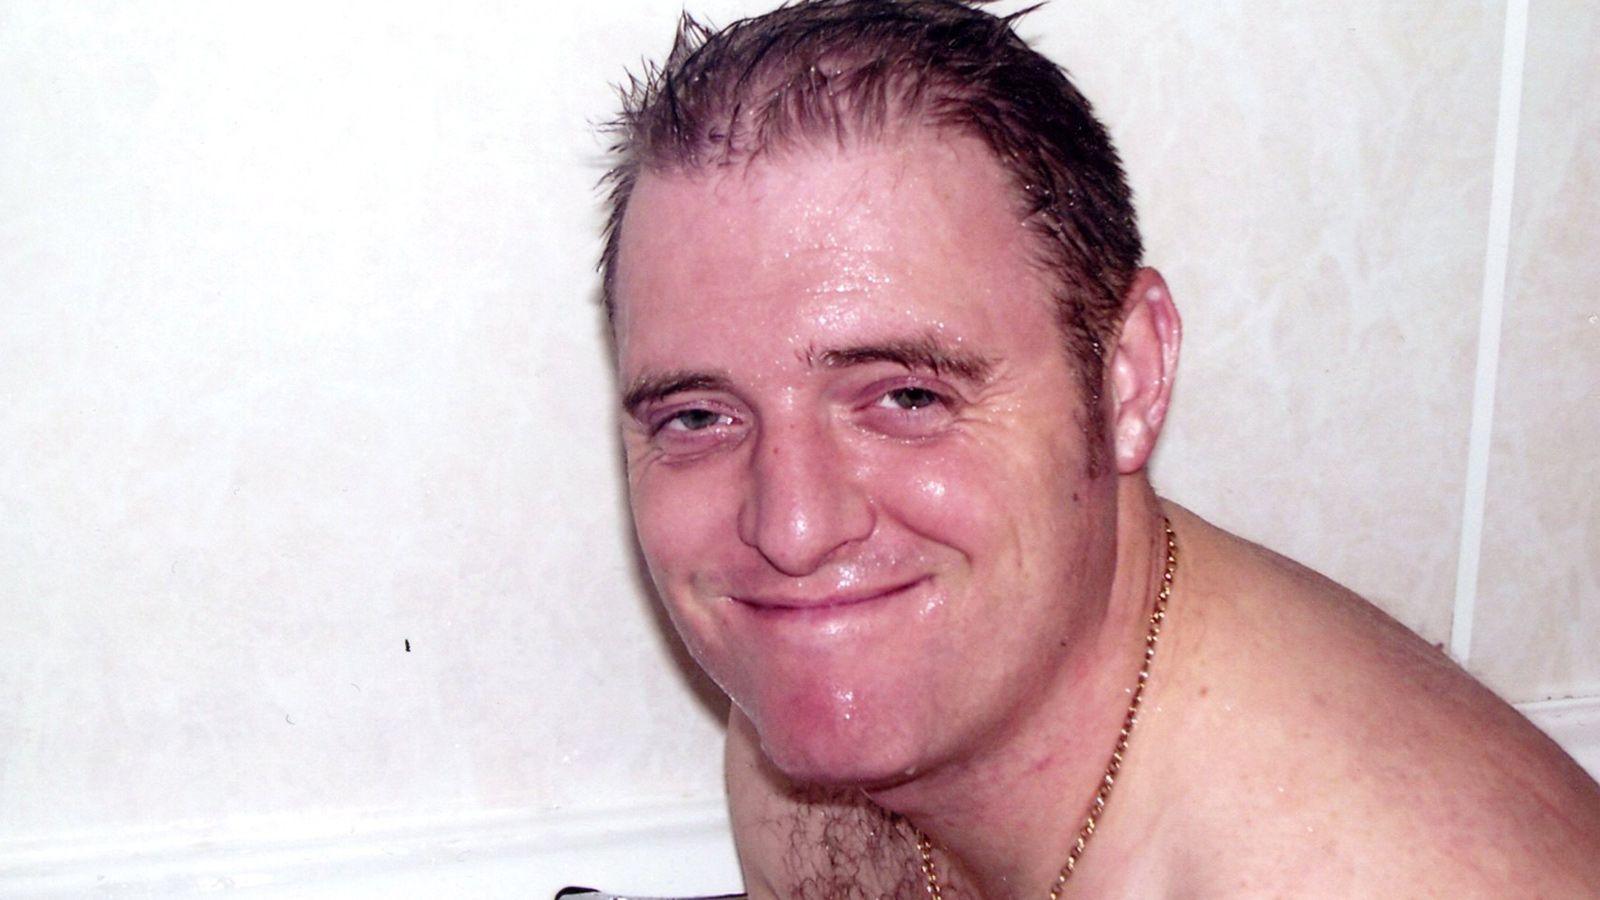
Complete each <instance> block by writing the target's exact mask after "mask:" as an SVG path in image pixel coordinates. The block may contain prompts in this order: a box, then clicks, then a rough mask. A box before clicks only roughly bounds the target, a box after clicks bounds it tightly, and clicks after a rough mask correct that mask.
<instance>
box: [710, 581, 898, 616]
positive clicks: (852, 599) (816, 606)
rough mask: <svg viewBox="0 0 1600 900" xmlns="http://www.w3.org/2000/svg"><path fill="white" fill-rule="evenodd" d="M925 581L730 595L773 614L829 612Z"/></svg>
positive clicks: (872, 599) (872, 600)
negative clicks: (813, 592) (805, 593)
mask: <svg viewBox="0 0 1600 900" xmlns="http://www.w3.org/2000/svg"><path fill="white" fill-rule="evenodd" d="M927 580H928V576H926V575H924V576H922V577H920V578H913V579H911V580H910V581H903V582H899V583H896V584H891V585H888V586H886V587H881V588H871V589H868V590H864V591H851V592H848V593H843V594H830V595H828V596H824V597H814V598H813V597H786V596H781V595H774V596H763V597H739V596H735V597H733V600H734V601H735V602H736V603H739V604H740V605H742V606H747V607H750V608H751V609H754V610H756V611H757V612H762V613H768V614H772V615H782V614H785V613H791V614H793V613H806V612H828V611H832V610H840V609H847V608H849V607H852V606H863V605H866V604H869V603H875V602H877V601H879V600H888V599H889V598H891V597H896V596H899V595H900V594H903V593H905V592H907V591H909V590H911V589H912V588H915V587H917V586H918V585H920V584H922V583H923V582H925V581H927Z"/></svg>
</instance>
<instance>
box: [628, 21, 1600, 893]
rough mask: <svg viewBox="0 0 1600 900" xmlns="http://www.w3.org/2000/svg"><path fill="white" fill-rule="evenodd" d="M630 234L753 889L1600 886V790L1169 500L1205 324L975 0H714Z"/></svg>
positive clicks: (637, 449) (653, 392)
mask: <svg viewBox="0 0 1600 900" xmlns="http://www.w3.org/2000/svg"><path fill="white" fill-rule="evenodd" d="M619 134H620V142H619V147H618V153H619V157H620V162H619V166H618V168H617V170H616V171H615V172H614V174H613V179H614V180H613V183H614V187H615V190H614V193H613V196H612V204H613V206H612V211H613V215H612V219H611V223H610V227H609V229H608V234H607V246H606V251H605V257H604V271H605V284H606V298H607V308H608V311H609V313H610V315H611V317H612V325H613V331H614V335H615V339H616V351H617V363H618V368H619V384H620V385H622V388H623V391H624V398H623V408H624V415H623V429H624V433H625V444H626V449H627V457H628V478H629V488H630V493H631V498H632V506H633V514H634V520H635V524H636V527H637V531H638V537H639V543H640V546H641V547H642V549H643V551H644V554H645V557H646V559H647V561H648V563H649V566H650V571H651V574H652V576H653V578H654V580H655V583H656V585H657V587H658V589H659V591H660V594H661V596H662V598H663V600H664V601H665V603H666V604H667V607H668V609H669V611H670V612H671V614H672V617H673V619H674V621H675V622H676V624H677V626H678V629H679V631H680V632H681V633H682V635H683V637H684V639H685V641H686V643H687V645H688V647H689V649H690V650H691V652H692V653H693V654H694V656H695V658H696V659H697V660H698V661H699V662H700V663H701V665H703V666H704V667H705V669H706V670H707V671H708V672H709V673H710V675H711V676H712V677H713V678H714V679H715V680H716V681H717V683H718V684H720V685H721V686H722V687H723V688H724V690H726V691H727V692H728V694H729V695H730V697H731V698H732V700H733V711H732V714H731V718H730V723H729V742H728V757H727V765H728V782H729V789H730V795H731V799H732V804H733V820H734V827H735V832H736V839H737V842H738V846H739V850H740V856H741V860H742V863H743V865H744V868H745V874H746V882H747V887H748V888H749V890H750V891H751V892H752V894H754V895H756V896H794V895H798V896H825V897H834V896H857V895H859V896H881V895H893V896H915V895H917V894H920V893H923V892H926V893H928V894H930V895H932V896H934V897H939V896H943V895H945V894H949V895H952V896H956V895H963V896H965V895H971V896H980V897H993V898H999V897H1008V898H1009V897H1041V896H1046V895H1051V896H1057V895H1062V894H1068V895H1081V896H1161V895H1167V894H1183V895H1193V896H1229V897H1232V896H1265V895H1295V896H1304V895H1327V896H1372V895H1397V896H1417V895H1437V896H1458V895H1484V896H1508V895H1517V896H1573V895H1582V894H1585V893H1587V894H1596V893H1600V790H1597V788H1596V786H1595V784H1594V782H1593V781H1592V780H1590V779H1589V778H1588V777H1587V776H1586V775H1585V774H1584V773H1583V772H1582V771H1581V770H1580V769H1579V768H1578V767H1577V766H1576V765H1575V764H1573V763H1572V762H1571V761H1570V760H1568V759H1567V758H1566V757H1564V756H1563V755H1562V754H1561V752H1560V751H1559V750H1558V749H1557V748H1556V747H1555V746H1554V745H1553V744H1551V743H1550V742H1549V741H1548V740H1547V739H1545V738H1544V737H1543V736H1542V735H1540V734H1539V733H1538V732H1537V731H1535V730H1534V729H1533V728H1531V727H1530V726H1529V725H1527V724H1526V723H1525V722H1524V721H1523V720H1522V719H1520V717H1518V716H1517V714H1516V713H1515V712H1514V711H1512V710H1511V709H1510V708H1509V707H1507V706H1506V705H1504V704H1503V703H1501V702H1500V701H1499V700H1497V699H1496V698H1494V697H1493V696H1492V695H1491V694H1489V693H1488V692H1487V691H1485V690H1484V689H1483V688H1481V687H1479V686H1478V685H1476V684H1475V683H1473V682H1472V681H1471V680H1470V679H1469V678H1467V677H1466V676H1465V675H1464V674H1462V673H1461V672H1460V671H1459V670H1458V669H1456V668H1455V667H1454V666H1452V665H1451V664H1450V663H1449V662H1448V661H1447V660H1445V659H1444V658H1443V657H1442V656H1441V655H1440V654H1438V653H1437V652H1436V651H1435V650H1433V649H1432V648H1431V647H1429V646H1427V645H1426V644H1425V643H1424V642H1422V641H1421V640H1419V639H1418V638H1416V637H1415V636H1413V635H1411V634H1410V633H1408V632H1406V631H1405V630H1404V629H1403V628H1401V627H1400V626H1399V625H1397V624H1396V623H1394V622H1393V621H1392V620H1390V619H1388V618H1387V617H1385V616H1384V615H1383V614H1382V613H1380V612H1378V611H1377V610H1376V609H1375V608H1373V607H1372V606H1370V605H1369V604H1367V603H1366V602H1364V601H1362V600H1361V599H1359V598H1357V597H1355V596H1353V595H1351V594H1350V593H1349V592H1347V591H1345V590H1343V589H1342V588H1340V587H1338V586H1337V585H1334V584H1332V583H1330V582H1328V581H1326V580H1325V579H1322V578H1321V577H1319V576H1317V575H1316V574H1314V573H1312V572H1310V571H1308V570H1306V569H1303V568H1301V567H1299V566H1297V565H1296V564H1294V563H1292V562H1290V561H1288V560H1285V559H1282V558H1280V557H1277V556H1274V555H1273V554H1271V553H1270V552H1268V551H1266V550H1264V549H1262V548H1260V547H1256V546H1253V545H1250V544H1248V543H1246V542H1244V541H1241V540H1240V539H1238V538H1235V537H1233V536H1231V535H1228V534H1225V533H1223V532H1221V531H1219V530H1217V529H1215V528H1213V527H1212V526H1210V525H1208V524H1207V523H1206V522H1204V521H1203V520H1201V519H1200V518H1198V517H1196V516H1194V515H1193V514H1191V513H1189V512H1187V511H1185V510H1183V509H1181V508H1179V507H1176V506H1174V505H1172V504H1170V503H1167V502H1165V501H1163V500H1161V499H1159V498H1158V497H1157V496H1156V494H1155V493H1154V491H1153V490H1152V488H1151V486H1150V484H1149V481H1148V479H1147V478H1146V476H1145V473H1144V467H1145V463H1146V461H1147V460H1148V458H1149V456H1150V453H1151V451H1152V449H1153V447H1154V445H1155V442H1156V439H1157V437H1158V436H1159V434H1160V432H1161V427H1162V424H1163V421H1164V418H1165V414H1166V410H1167V404H1168V400H1169V397H1170V395H1171V390H1172V384H1173V378H1174V375H1175V371H1176V365H1177V359H1178V348H1179V341H1180V326H1179V319H1178V314H1177V312H1176V309H1175V307H1174V304H1173V300H1172V297H1171V296H1170V294H1169V292H1168V290H1167V287H1166V285H1165V284H1164V282H1163V281H1162V279H1161V277H1160V275H1159V274H1157V273H1156V272H1155V271H1154V270H1152V269H1148V268H1142V267H1141V262H1140V240H1139V235H1138V231H1137V227H1136V225H1135V222H1134V214H1133V209H1132V205H1131V201H1130V198H1129V194H1128V190H1127V187H1126V184H1125V182H1124V179H1123V177H1122V173H1121V170H1120V165H1119V163H1118V160H1117V156H1116V154H1115V152H1114V150H1113V149H1112V147H1111V146H1110V143H1109V141H1108V139H1107V137H1106V134H1105V131H1104V129H1103V128H1102V127H1101V126H1100V125H1099V123H1098V122H1097V121H1096V120H1095V119H1094V117H1093V115H1092V113H1091V111H1090V108H1089V105H1088V103H1087V102H1086V101H1085V100H1084V99H1083V98H1082V97H1081V96H1080V95H1079V94H1078V93H1077V91H1076V90H1075V89H1074V88H1073V87H1072V86H1071V85H1070V84H1069V83H1068V82H1067V80H1066V79H1065V77H1064V75H1063V74H1062V73H1061V72H1060V70H1059V69H1057V68H1056V67H1055V66H1054V65H1052V64H1051V63H1049V62H1048V61H1046V60H1044V59H1043V58H1042V57H1040V56H1038V55H1037V54H1036V53H1034V52H1033V51H1032V50H1030V49H1029V48H1027V46H1026V45H1025V44H1023V43H1022V42H1021V41H1020V40H1019V39H1018V38H1017V37H1016V36H1015V35H1014V34H1012V32H1011V31H1010V28H1009V25H1008V23H1007V22H1006V21H1004V20H999V19H996V18H994V17H992V16H989V15H987V14H985V13H983V12H981V11H979V10H976V9H973V8H971V7H970V6H966V5H962V4H960V3H957V2H953V0H909V2H887V0H821V2H810V3H802V4H800V5H797V6H793V7H788V8H784V9H781V10H779V11H776V12H774V13H771V14H769V15H767V16H763V17H761V18H758V19H754V20H749V21H746V22H741V23H737V24H735V25H734V26H732V27H730V28H728V29H726V30H724V31H721V32H718V33H715V34H711V33H709V32H707V31H706V30H704V29H701V28H699V27H698V26H695V25H693V24H692V23H690V24H688V25H686V27H685V29H684V31H683V33H682V34H680V37H679V41H678V45H677V46H676V48H675V49H674V51H673V53H672V54H671V56H670V58H669V59H668V61H667V63H666V64H665V66H664V67H663V69H662V70H661V71H660V72H659V73H657V74H655V75H654V76H653V77H651V78H649V79H647V80H646V81H645V82H644V83H641V84H638V85H636V86H635V90H634V91H633V92H632V93H631V96H630V97H629V99H628V105H627V109H626V110H625V112H624V116H623V118H622V120H621V122H620V124H619Z"/></svg>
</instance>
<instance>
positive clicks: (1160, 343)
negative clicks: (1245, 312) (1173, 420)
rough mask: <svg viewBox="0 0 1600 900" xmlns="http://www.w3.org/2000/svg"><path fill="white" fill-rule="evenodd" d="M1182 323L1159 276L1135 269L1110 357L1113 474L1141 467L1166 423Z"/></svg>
mask: <svg viewBox="0 0 1600 900" xmlns="http://www.w3.org/2000/svg"><path fill="white" fill-rule="evenodd" d="M1182 342H1183V323H1182V322H1181V321H1179V319H1178V309H1177V307H1176V306H1174V305H1173V303H1172V294H1171V292H1169V291H1168V290H1167V283H1166V281H1165V280H1163V279H1162V277H1161V273H1160V272H1157V271H1156V270H1155V269H1140V270H1139V271H1138V272H1137V273H1135V274H1134V276H1133V280H1132V282H1130V283H1129V285H1128V292H1127V294H1125V295H1124V296H1123V298H1122V328H1121V330H1120V331H1118V332H1117V346H1116V349H1115V350H1113V351H1112V354H1111V437H1112V442H1113V446H1114V447H1115V449H1116V456H1117V471H1118V472H1119V473H1121V474H1123V475H1131V474H1133V473H1134V472H1137V471H1139V470H1140V469H1142V468H1144V464H1145V462H1146V461H1148V460H1149V459H1150V453H1151V451H1153V450H1154V449H1155V446H1156V438H1157V437H1159V436H1160V434H1161V425H1162V423H1164V422H1165V421H1166V419H1167V403H1168V401H1169V400H1171V398H1172V380H1173V377H1174V376H1175V375H1176V374H1177V371H1178V345H1179V344H1181V343H1182Z"/></svg>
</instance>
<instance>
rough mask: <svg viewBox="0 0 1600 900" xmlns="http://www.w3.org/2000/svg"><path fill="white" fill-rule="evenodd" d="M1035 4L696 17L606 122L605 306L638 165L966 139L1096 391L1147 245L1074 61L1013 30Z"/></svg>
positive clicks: (839, 1)
mask: <svg viewBox="0 0 1600 900" xmlns="http://www.w3.org/2000/svg"><path fill="white" fill-rule="evenodd" d="M978 2H981V0H978ZM1031 9H1032V7H1030V8H1029V9H1027V10H1023V11H1022V12H1019V13H1016V14H1014V15H1011V16H1006V17H999V16H994V15H991V14H990V13H988V12H985V11H984V10H982V9H979V8H977V2H960V0H806V2H799V3H793V4H789V5H785V6H782V7H780V8H778V9H776V10H773V11H772V12H769V13H767V14H765V15H762V16H757V17H754V18H749V19H743V20H740V21H738V22H735V23H733V24H732V25H729V26H727V27H726V28H722V29H712V28H711V27H709V26H707V25H705V24H702V23H700V22H698V21H696V20H695V19H694V18H692V17H691V16H689V15H688V14H687V13H686V14H685V15H684V16H683V18H682V19H681V20H680V22H679V26H678V32H677V36H676V39H675V40H674V42H673V46H672V50H671V52H670V53H669V54H668V56H667V59H666V61H665V62H664V63H662V64H660V65H659V66H657V65H647V66H646V67H645V69H644V71H643V72H642V73H641V74H639V75H636V76H631V77H629V78H628V80H627V82H626V83H625V84H624V85H623V87H622V89H621V95H622V111H621V113H620V115H619V116H618V117H617V118H616V119H615V120H614V121H613V122H612V123H611V124H610V126H609V127H608V130H609V132H610V133H611V135H612V136H613V138H614V142H613V145H612V148H611V149H612V156H613V159H614V161H615V165H614V167H613V168H612V169H611V171H610V172H609V173H608V174H607V176H606V178H605V184H607V185H608V186H609V193H608V206H609V210H608V216H607V223H606V228H605V243H604V249H603V250H602V253H601V259H600V270H601V272H602V282H603V289H604V301H605V307H606V313H607V316H608V317H609V318H613V319H614V316H615V311H616V297H615V293H614V291H615V282H616V268H617V256H618V250H619V245H620V239H621V232H622V228H623V225H624V220H625V218H626V215H627V210H628V203H629V200H630V198H631V196H632V193H633V189H634V187H635V185H636V184H637V182H638V179H639V177H640V175H641V174H643V173H646V172H651V173H657V174H662V175H674V174H696V173H705V172H710V171H717V170H726V169H728V168H730V167H736V166H749V165H752V164H754V163H757V162H760V161H762V160H769V161H776V160H777V159H779V158H780V157H781V155H782V154H783V153H786V152H794V151H799V150H803V149H804V148H806V147H814V146H819V145H820V146H832V147H836V148H839V149H849V148H851V147H856V146H861V145H863V144H866V143H868V142H875V141H876V142H883V141H893V140H895V138H896V136H897V135H901V134H904V133H905V132H906V130H908V129H929V130H932V131H934V132H948V133H955V134H963V135H970V136H973V137H976V138H978V139H980V140H981V141H982V142H983V143H984V145H985V146H986V147H987V148H988V149H989V151H990V152H991V153H992V154H993V157H994V159H995V161H996V162H997V163H998V164H999V165H1000V166H1001V167H1002V168H1003V169H1004V170H1005V171H1006V172H1007V174H1008V175H1009V178H1010V181H1011V183H1012V185H1013V186H1014V188H1015V192H1016V200H1017V204H1018V207H1019V211H1020V214H1021V219H1022V221H1023V222H1024V224H1025V226H1026V227H1027V228H1028V230H1029V231H1030V232H1031V233H1032V234H1034V235H1035V237H1036V241H1037V249H1038V253H1037V257H1038V259H1039V262H1040V264H1041V265H1043V266H1044V267H1045V268H1046V270H1047V271H1048V272H1049V273H1050V274H1051V275H1052V276H1053V280H1054V282H1055V283H1056V285H1057V286H1058V289H1057V291H1056V299H1057V304H1058V315H1057V318H1058V321H1059V323H1060V325H1061V329H1062V333H1063V335H1064V336H1065V338H1066V342H1067V346H1068V348H1069V349H1070V350H1071V351H1072V352H1073V354H1074V355H1075V356H1076V357H1078V358H1079V360H1080V369H1081V371H1082V374H1083V376H1084V383H1085V387H1086V389H1087V390H1086V394H1087V397H1086V399H1087V400H1088V401H1089V402H1090V403H1091V404H1093V403H1095V402H1096V401H1097V399H1098V397H1099V393H1100V380H1101V368H1102V365H1103V354H1104V348H1105V347H1106V346H1107V345H1108V343H1109V341H1110V339H1111V337H1112V336H1113V335H1114V332H1115V329H1116V327H1117V324H1118V315H1119V312H1120V307H1121V299H1122V295H1123V292H1124V291H1125V290H1126V288H1127V285H1128V282H1129V280H1130V279H1131V278H1132V276H1133V273H1134V272H1135V270H1136V269H1137V268H1138V266H1139V261H1140V256H1141V253H1142V249H1141V241H1140V237H1139V230H1138V225H1137V222H1136V218H1135V215H1134V210H1133V203H1132V196H1131V193H1130V191H1129V189H1128V186H1127V182H1126V179H1125V178H1124V177H1123V172H1122V167H1121V162H1120V160H1119V159H1118V157H1117V153H1116V150H1115V149H1114V148H1113V147H1112V145H1111V141H1110V138H1109V137H1108V136H1107V134H1106V131H1105V128H1104V127H1103V126H1102V125H1101V124H1100V122H1099V121H1098V120H1097V119H1096V118H1095V117H1094V113H1093V110H1092V108H1091V107H1090V105H1089V102H1088V101H1087V100H1086V99H1084V97H1083V95H1082V94H1080V93H1079V92H1078V90H1077V89H1076V88H1075V87H1074V86H1073V85H1072V83H1071V82H1070V81H1069V80H1068V78H1067V76H1066V73H1065V72H1064V71H1062V69H1061V68H1060V67H1058V66H1056V65H1055V64H1054V63H1052V62H1050V61H1049V60H1048V59H1046V58H1044V57H1043V56H1042V55H1040V54H1039V53H1037V52H1036V51H1034V50H1033V49H1032V48H1031V47H1029V46H1028V45H1027V44H1026V43H1025V42H1024V41H1023V40H1022V39H1021V38H1020V37H1018V36H1017V34H1016V33H1015V31H1014V30H1013V25H1014V23H1015V22H1016V21H1017V19H1018V18H1020V17H1021V16H1022V15H1025V14H1026V13H1027V12H1029V11H1031Z"/></svg>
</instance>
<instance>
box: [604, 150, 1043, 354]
mask: <svg viewBox="0 0 1600 900" xmlns="http://www.w3.org/2000/svg"><path fill="white" fill-rule="evenodd" d="M930 152H932V153H940V152H943V153H947V154H948V155H949V156H950V157H951V158H952V159H953V160H954V161H956V162H957V163H958V164H959V166H960V168H961V169H962V170H963V171H977V170H987V171H988V173H989V174H990V175H992V176H993V177H994V179H995V181H996V183H997V185H998V186H999V190H998V192H997V195H998V196H1000V197H1001V198H1003V202H1004V203H1005V208H1006V209H1007V210H1008V211H1009V213H1010V214H1011V215H1012V216H1013V217H1014V221H1015V225H1016V227H1017V229H1018V231H1019V232H1020V233H1021V236H1022V239H1023V240H1024V241H1025V242H1026V248H1027V249H1026V252H1024V253H1023V254H1022V255H1023V258H1024V260H1025V262H1027V263H1028V264H1029V265H1030V266H1031V267H1032V268H1033V269H1034V271H1035V274H1036V275H1038V276H1039V277H1040V279H1041V282H1042V283H1043V284H1044V286H1045V287H1046V288H1047V289H1053V288H1055V287H1056V286H1058V285H1059V282H1060V277H1059V269H1058V263H1057V261H1056V259H1055V257H1054V256H1053V255H1052V247H1051V245H1050V241H1049V236H1048V235H1047V234H1045V233H1044V232H1043V231H1042V230H1041V229H1038V228H1034V227H1030V222H1029V219H1030V218H1031V216H1032V215H1034V213H1032V212H1031V211H1030V210H1029V208H1028V203H1027V198H1026V196H1025V195H1024V194H1023V192H1022V191H1021V189H1020V187H1019V186H1018V184H1017V178H1016V174H1015V173H1014V172H1013V171H1011V170H1010V169H1009V168H1007V167H1006V166H1005V165H1004V163H1003V161H1002V160H1001V159H1000V158H999V156H998V155H997V154H996V153H995V152H994V150H993V148H992V147H990V146H989V144H988V142H987V141H985V140H984V139H983V136H982V135H981V134H975V133H973V132H972V131H970V130H968V129H964V128H960V127H959V126H956V125H950V124H940V123H934V122H927V121H905V122H901V123H899V124H895V125H891V126H890V127H888V128H886V129H885V130H884V131H883V132H882V133H880V134H879V135H878V136H876V137H868V136H861V137H860V138H859V139H856V140H852V141H850V142H849V143H847V144H842V145H841V144H836V143H832V142H829V141H825V140H823V141H790V142H787V143H786V144H785V145H784V146H783V147H781V148H778V149H777V150H775V151H774V152H771V153H763V154H757V155H752V156H750V157H747V158H743V159H739V160H726V161H721V162H718V163H710V164H701V165H689V164H685V163H682V162H668V163H665V164H660V165H641V166H640V167H639V169H638V171H637V173H636V175H635V178H634V181H633V183H632V184H631V185H630V199H629V203H628V205H627V208H626V209H625V210H624V212H623V216H622V218H621V219H620V220H619V221H618V223H617V231H618V234H617V248H616V254H615V256H614V257H613V258H612V259H610V260H609V262H610V268H609V270H608V271H607V273H606V274H607V276H608V280H607V295H606V303H607V314H608V317H609V318H610V319H611V320H612V323H613V326H615V324H616V323H615V319H616V312H617V305H618V303H619V301H620V299H621V298H620V297H619V296H617V294H616V288H617V283H618V282H617V279H616V277H615V276H616V273H617V272H618V271H619V270H620V268H621V265H620V264H621V261H622V259H623V256H624V254H623V252H622V251H623V248H624V247H625V246H626V245H627V240H626V239H625V237H624V236H625V235H626V234H627V233H629V231H630V222H633V220H634V219H635V218H636V209H637V206H636V204H635V202H634V201H635V200H636V199H637V197H636V195H637V194H638V193H639V189H640V187H641V186H642V185H644V184H647V183H649V182H657V183H661V182H673V181H678V182H686V183H688V184H692V185H695V186H696V187H705V188H710V189H713V190H714V189H715V188H714V185H715V184H716V183H717V182H721V181H735V182H737V181H741V180H744V179H748V178H751V177H753V176H755V175H756V174H758V173H761V174H766V173H770V172H772V171H781V170H782V169H783V168H784V167H785V166H789V165H801V164H804V162H805V161H807V160H810V159H815V158H817V157H819V156H834V157H838V158H841V159H848V158H854V157H859V156H863V155H880V154H882V155H898V156H901V157H904V158H905V159H906V160H908V161H909V160H910V159H912V158H923V157H926V156H927V155H928V154H929V153H930ZM928 189H929V190H937V186H936V185H930V186H929V188H928ZM633 227H635V228H636V227H637V223H634V224H633Z"/></svg>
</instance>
